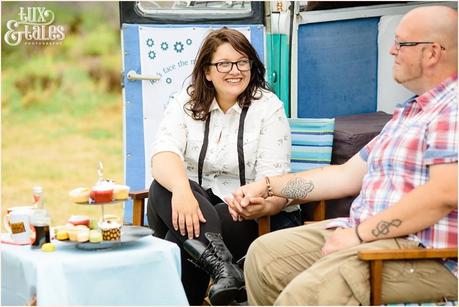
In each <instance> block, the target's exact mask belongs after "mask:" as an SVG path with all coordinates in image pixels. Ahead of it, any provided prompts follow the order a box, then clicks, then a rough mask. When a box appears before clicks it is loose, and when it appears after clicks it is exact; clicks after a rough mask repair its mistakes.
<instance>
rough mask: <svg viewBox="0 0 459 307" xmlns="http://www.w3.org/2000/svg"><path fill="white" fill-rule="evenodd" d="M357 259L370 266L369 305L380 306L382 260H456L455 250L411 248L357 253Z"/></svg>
mask: <svg viewBox="0 0 459 307" xmlns="http://www.w3.org/2000/svg"><path fill="white" fill-rule="evenodd" d="M357 256H358V258H359V259H360V260H363V261H368V262H369V264H370V288H371V295H370V300H371V305H381V304H382V297H381V293H382V271H383V261H384V260H406V259H443V258H457V249H455V248H432V249H429V248H411V249H385V250H364V251H359V252H358V254H357Z"/></svg>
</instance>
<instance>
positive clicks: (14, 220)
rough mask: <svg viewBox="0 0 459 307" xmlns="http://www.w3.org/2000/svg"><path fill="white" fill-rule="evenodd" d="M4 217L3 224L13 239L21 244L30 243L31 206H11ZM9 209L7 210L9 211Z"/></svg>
mask: <svg viewBox="0 0 459 307" xmlns="http://www.w3.org/2000/svg"><path fill="white" fill-rule="evenodd" d="M8 210H9V213H8V214H6V215H5V216H4V218H3V225H4V226H5V229H6V230H7V232H8V233H9V234H10V237H11V239H12V240H13V241H14V242H16V243H20V244H24V243H30V242H31V240H30V238H31V237H32V229H31V227H30V214H31V209H30V208H20V207H17V208H10V209H8ZM8 210H7V211H8Z"/></svg>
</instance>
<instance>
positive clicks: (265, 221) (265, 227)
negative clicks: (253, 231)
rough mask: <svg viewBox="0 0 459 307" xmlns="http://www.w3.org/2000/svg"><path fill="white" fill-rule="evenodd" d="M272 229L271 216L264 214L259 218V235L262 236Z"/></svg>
mask: <svg viewBox="0 0 459 307" xmlns="http://www.w3.org/2000/svg"><path fill="white" fill-rule="evenodd" d="M270 231H271V217H269V216H263V217H260V218H259V219H258V236H262V235H264V234H267V233H268V232H270Z"/></svg>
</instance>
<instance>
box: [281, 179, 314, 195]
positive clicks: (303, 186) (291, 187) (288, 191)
mask: <svg viewBox="0 0 459 307" xmlns="http://www.w3.org/2000/svg"><path fill="white" fill-rule="evenodd" d="M312 190H314V184H313V183H312V181H311V180H306V179H304V178H299V177H295V178H293V179H290V180H289V181H288V182H287V184H286V185H285V187H284V188H283V189H282V191H281V195H282V196H283V197H285V198H290V199H305V198H306V196H308V194H309V193H311V191H312Z"/></svg>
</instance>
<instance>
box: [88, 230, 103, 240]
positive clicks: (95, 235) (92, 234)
mask: <svg viewBox="0 0 459 307" xmlns="http://www.w3.org/2000/svg"><path fill="white" fill-rule="evenodd" d="M89 242H91V243H99V242H102V232H101V231H100V229H93V230H90V231H89Z"/></svg>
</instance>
